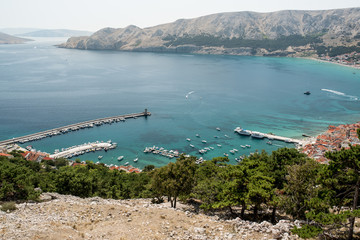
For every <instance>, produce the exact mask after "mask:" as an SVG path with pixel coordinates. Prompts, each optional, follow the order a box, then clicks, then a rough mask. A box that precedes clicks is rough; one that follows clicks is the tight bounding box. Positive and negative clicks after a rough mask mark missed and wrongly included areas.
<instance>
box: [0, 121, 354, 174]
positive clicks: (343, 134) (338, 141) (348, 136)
mask: <svg viewBox="0 0 360 240" xmlns="http://www.w3.org/2000/svg"><path fill="white" fill-rule="evenodd" d="M357 129H360V122H358V123H355V124H343V125H339V126H333V125H330V126H328V130H327V131H326V132H324V133H322V134H320V135H318V136H317V137H309V138H308V139H305V141H301V142H302V143H304V144H296V145H297V149H299V151H300V152H302V153H304V154H306V155H307V156H308V157H310V158H312V159H315V160H316V161H317V162H320V163H323V164H327V163H328V161H329V160H328V159H326V158H325V153H326V152H332V151H339V150H341V149H342V148H344V149H349V148H350V145H360V139H359V138H358V135H357ZM103 145H104V146H105V145H106V146H105V148H106V149H109V148H110V149H111V148H115V147H116V143H112V144H111V143H109V142H107V143H103V142H94V143H87V144H82V145H79V146H75V147H72V148H69V149H62V150H64V151H61V152H59V151H58V150H57V152H56V153H55V154H52V155H50V154H48V153H44V152H40V151H34V150H31V149H24V148H22V147H20V146H19V145H17V144H11V145H7V146H3V147H0V156H4V157H8V158H12V157H13V156H12V155H11V154H9V153H10V152H12V151H13V150H20V151H22V153H21V155H22V156H23V157H24V158H25V159H26V160H28V161H36V162H41V161H47V160H54V159H56V158H58V157H59V156H62V155H61V153H62V152H64V153H65V152H67V151H71V150H73V149H75V150H76V149H81V148H84V147H87V146H89V147H88V148H89V149H87V150H86V151H75V153H76V154H77V153H79V154H84V153H85V152H89V151H97V150H103V149H104V146H103ZM101 146H102V147H101ZM157 149H159V148H157ZM144 152H146V153H148V152H150V153H154V154H160V153H161V154H162V155H164V154H165V153H166V156H167V157H169V158H173V157H178V156H179V155H180V154H179V153H178V152H177V151H175V152H174V151H173V150H170V151H168V150H165V152H163V151H160V150H156V149H155V146H154V147H153V148H152V147H149V148H146V149H145V150H144ZM64 156H65V155H64ZM164 156H165V155H164ZM65 157H66V156H65ZM201 159H202V158H201ZM200 162H202V161H200ZM200 162H199V163H200ZM96 164H100V162H97V163H96ZM69 165H70V166H77V165H86V162H84V161H82V162H79V161H71V160H69ZM105 166H107V167H108V168H109V169H111V170H119V171H125V172H129V173H132V172H135V173H139V172H141V169H139V168H136V167H133V166H131V165H127V164H125V165H120V166H118V165H114V164H110V165H107V164H105Z"/></svg>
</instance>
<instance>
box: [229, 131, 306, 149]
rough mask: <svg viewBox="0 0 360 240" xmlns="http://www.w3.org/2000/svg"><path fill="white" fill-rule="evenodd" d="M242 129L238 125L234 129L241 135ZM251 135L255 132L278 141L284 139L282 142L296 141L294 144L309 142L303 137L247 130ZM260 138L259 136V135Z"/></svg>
mask: <svg viewBox="0 0 360 240" xmlns="http://www.w3.org/2000/svg"><path fill="white" fill-rule="evenodd" d="M241 130H242V128H240V127H237V128H235V129H234V132H237V133H239V134H240V135H243V134H241V133H240V131H241ZM246 131H247V132H248V133H249V134H250V135H248V136H251V135H253V134H256V135H257V136H263V138H267V139H269V140H277V141H282V142H287V143H294V144H298V145H305V144H306V143H307V141H304V140H301V139H295V138H288V137H282V136H278V135H275V134H270V133H261V132H257V131H250V130H246ZM257 138H259V137H257Z"/></svg>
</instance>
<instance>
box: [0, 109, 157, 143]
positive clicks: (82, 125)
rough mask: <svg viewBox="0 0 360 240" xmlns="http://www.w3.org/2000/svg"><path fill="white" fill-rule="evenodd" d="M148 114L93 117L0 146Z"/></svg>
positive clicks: (148, 113) (16, 139)
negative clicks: (92, 118)
mask: <svg viewBox="0 0 360 240" xmlns="http://www.w3.org/2000/svg"><path fill="white" fill-rule="evenodd" d="M150 115H151V113H150V112H148V111H147V109H145V111H144V112H141V113H131V114H125V115H119V116H114V117H106V118H99V119H95V120H89V121H85V122H80V123H75V124H71V125H67V126H63V127H58V128H54V129H50V130H46V131H42V132H38V133H34V134H30V135H26V136H22V137H16V138H12V139H8V140H4V141H0V147H1V146H5V145H9V144H14V143H26V142H31V141H36V140H40V139H43V138H47V137H52V136H56V135H61V134H65V133H68V132H72V131H78V130H80V129H85V128H93V127H94V126H101V125H103V124H111V123H115V122H124V121H125V120H126V119H128V118H134V119H136V118H138V117H147V116H150Z"/></svg>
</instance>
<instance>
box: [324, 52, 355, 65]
mask: <svg viewBox="0 0 360 240" xmlns="http://www.w3.org/2000/svg"><path fill="white" fill-rule="evenodd" d="M320 60H322V61H327V62H332V63H337V64H341V65H346V66H351V67H355V68H360V53H358V52H355V51H354V52H351V53H348V54H343V55H338V56H335V57H330V56H326V55H322V56H321V57H320Z"/></svg>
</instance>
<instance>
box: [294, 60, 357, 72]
mask: <svg viewBox="0 0 360 240" xmlns="http://www.w3.org/2000/svg"><path fill="white" fill-rule="evenodd" d="M294 58H300V59H307V60H312V61H317V62H321V63H331V64H336V65H338V66H343V67H349V68H352V69H356V70H360V66H352V65H347V64H342V63H338V62H331V61H326V60H322V59H319V58H315V57H294Z"/></svg>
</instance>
